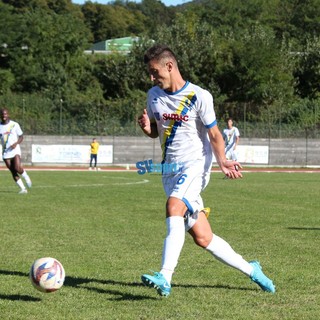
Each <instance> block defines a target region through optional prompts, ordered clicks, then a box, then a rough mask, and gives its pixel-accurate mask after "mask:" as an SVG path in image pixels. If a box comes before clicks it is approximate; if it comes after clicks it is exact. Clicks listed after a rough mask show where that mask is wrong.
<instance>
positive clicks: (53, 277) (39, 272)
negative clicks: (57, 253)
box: [29, 257, 65, 293]
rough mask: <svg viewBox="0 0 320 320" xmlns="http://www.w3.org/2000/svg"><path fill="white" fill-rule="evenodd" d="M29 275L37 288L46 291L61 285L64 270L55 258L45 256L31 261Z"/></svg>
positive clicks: (52, 290)
mask: <svg viewBox="0 0 320 320" xmlns="http://www.w3.org/2000/svg"><path fill="white" fill-rule="evenodd" d="M29 277H30V280H31V283H32V284H33V286H34V287H35V288H36V289H37V290H39V291H41V292H47V293H48V292H54V291H57V290H58V289H60V288H61V287H62V286H63V282H64V279H65V271H64V268H63V266H62V264H61V263H60V262H59V261H58V260H57V259H55V258H50V257H45V258H40V259H37V260H35V261H34V262H33V264H32V266H31V269H30V274H29Z"/></svg>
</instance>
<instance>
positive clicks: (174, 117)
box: [162, 113, 189, 122]
mask: <svg viewBox="0 0 320 320" xmlns="http://www.w3.org/2000/svg"><path fill="white" fill-rule="evenodd" d="M162 119H163V120H174V121H185V122H186V121H188V120H189V116H188V115H187V114H185V115H183V114H177V113H164V114H163V115H162Z"/></svg>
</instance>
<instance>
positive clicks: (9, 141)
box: [0, 108, 32, 193]
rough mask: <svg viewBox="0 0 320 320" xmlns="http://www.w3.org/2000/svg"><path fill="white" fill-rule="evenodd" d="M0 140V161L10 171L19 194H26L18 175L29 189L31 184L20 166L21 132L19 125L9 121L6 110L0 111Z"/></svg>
mask: <svg viewBox="0 0 320 320" xmlns="http://www.w3.org/2000/svg"><path fill="white" fill-rule="evenodd" d="M0 118H1V119H0V120H1V123H0V140H1V145H2V159H3V161H4V163H5V164H6V166H7V168H8V169H9V170H10V172H11V174H12V177H13V180H14V181H15V182H16V183H17V185H18V186H19V188H20V191H19V193H27V192H28V191H27V189H26V187H25V186H24V183H23V181H22V179H21V178H20V175H21V176H22V177H23V178H24V180H25V182H26V184H27V186H28V187H29V188H31V186H32V183H31V180H30V177H29V175H28V174H27V172H26V171H25V170H24V169H23V167H22V164H21V148H20V143H21V142H22V141H23V132H22V130H21V127H20V125H19V123H17V122H15V121H13V120H10V118H9V111H8V109H6V108H3V109H1V110H0Z"/></svg>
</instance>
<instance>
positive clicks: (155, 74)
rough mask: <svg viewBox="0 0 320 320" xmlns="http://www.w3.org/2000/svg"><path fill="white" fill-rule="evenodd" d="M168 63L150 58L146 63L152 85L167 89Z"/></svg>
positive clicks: (168, 81) (168, 80) (168, 77)
mask: <svg viewBox="0 0 320 320" xmlns="http://www.w3.org/2000/svg"><path fill="white" fill-rule="evenodd" d="M169 64H170V62H167V63H165V62H161V61H155V60H151V61H150V62H149V63H148V71H149V74H150V78H151V81H153V83H154V85H156V86H158V87H159V88H161V89H163V90H166V89H169V88H170V86H171V81H170V72H169V71H170V66H169Z"/></svg>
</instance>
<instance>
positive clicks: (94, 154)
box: [89, 138, 100, 170]
mask: <svg viewBox="0 0 320 320" xmlns="http://www.w3.org/2000/svg"><path fill="white" fill-rule="evenodd" d="M99 146H100V145H99V143H98V142H97V139H96V138H93V139H92V142H91V143H90V166H89V170H91V169H92V168H94V169H97V162H98V151H99ZM93 162H94V166H92V165H93Z"/></svg>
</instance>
